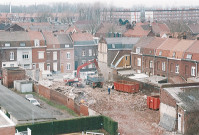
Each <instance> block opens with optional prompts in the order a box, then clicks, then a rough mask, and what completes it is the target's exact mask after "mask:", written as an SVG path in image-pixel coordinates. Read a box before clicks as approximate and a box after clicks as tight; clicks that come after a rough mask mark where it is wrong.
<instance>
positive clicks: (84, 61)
mask: <svg viewBox="0 0 199 135" xmlns="http://www.w3.org/2000/svg"><path fill="white" fill-rule="evenodd" d="M84 63H86V60H82V64H84ZM82 69H86V67H83V68H82Z"/></svg>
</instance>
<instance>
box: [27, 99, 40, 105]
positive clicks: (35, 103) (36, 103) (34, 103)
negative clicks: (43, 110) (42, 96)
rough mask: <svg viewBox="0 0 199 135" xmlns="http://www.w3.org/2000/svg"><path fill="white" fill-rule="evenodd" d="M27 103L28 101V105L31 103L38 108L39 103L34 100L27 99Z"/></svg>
mask: <svg viewBox="0 0 199 135" xmlns="http://www.w3.org/2000/svg"><path fill="white" fill-rule="evenodd" d="M29 101H30V103H32V104H33V105H35V106H39V107H40V103H39V102H38V101H37V100H36V99H34V98H29Z"/></svg>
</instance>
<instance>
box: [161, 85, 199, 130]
mask: <svg viewBox="0 0 199 135" xmlns="http://www.w3.org/2000/svg"><path fill="white" fill-rule="evenodd" d="M198 91H199V86H198V84H180V85H179V84H178V85H173V86H172V85H171V86H167V87H166V88H162V89H161V92H160V101H161V103H160V126H162V127H164V128H165V129H167V130H168V131H177V132H178V133H181V134H198V133H199V124H198V121H199V117H198V112H199V110H198V108H199V106H198V103H199V92H198Z"/></svg>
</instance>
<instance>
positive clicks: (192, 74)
mask: <svg viewBox="0 0 199 135" xmlns="http://www.w3.org/2000/svg"><path fill="white" fill-rule="evenodd" d="M191 76H196V67H194V66H192V67H191Z"/></svg>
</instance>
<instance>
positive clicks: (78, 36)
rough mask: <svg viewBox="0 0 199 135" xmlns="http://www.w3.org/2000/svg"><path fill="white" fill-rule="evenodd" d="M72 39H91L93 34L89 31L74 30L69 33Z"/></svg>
mask: <svg viewBox="0 0 199 135" xmlns="http://www.w3.org/2000/svg"><path fill="white" fill-rule="evenodd" d="M71 38H72V40H73V41H93V35H91V34H90V33H82V32H76V33H73V34H72V35H71Z"/></svg>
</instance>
